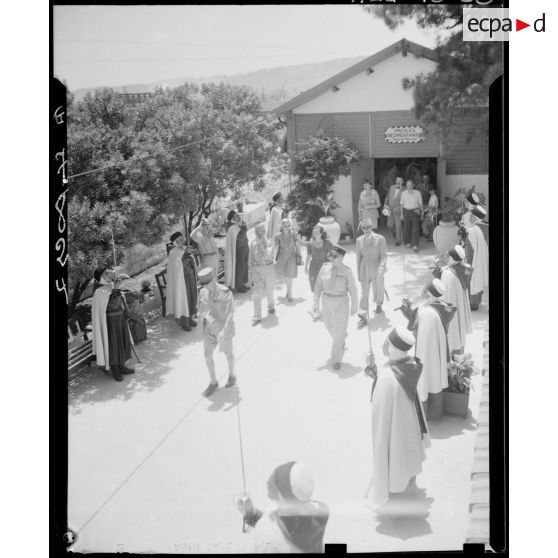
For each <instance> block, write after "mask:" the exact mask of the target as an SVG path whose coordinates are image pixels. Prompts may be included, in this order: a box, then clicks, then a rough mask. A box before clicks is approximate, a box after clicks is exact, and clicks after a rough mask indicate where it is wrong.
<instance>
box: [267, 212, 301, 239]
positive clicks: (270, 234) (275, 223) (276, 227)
mask: <svg viewBox="0 0 558 558" xmlns="http://www.w3.org/2000/svg"><path fill="white" fill-rule="evenodd" d="M282 220H283V206H282V205H279V206H274V207H272V209H271V212H270V214H269V221H268V223H267V238H269V239H271V240H273V239H274V238H275V235H276V234H277V233H278V232H280V230H281V221H282ZM293 230H294V229H293Z"/></svg>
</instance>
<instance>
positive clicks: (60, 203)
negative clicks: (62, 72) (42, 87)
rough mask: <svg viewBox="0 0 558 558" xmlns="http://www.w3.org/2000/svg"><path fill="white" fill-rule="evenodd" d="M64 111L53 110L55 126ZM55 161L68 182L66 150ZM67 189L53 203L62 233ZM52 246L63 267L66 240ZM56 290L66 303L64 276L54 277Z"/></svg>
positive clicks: (66, 257) (66, 259)
mask: <svg viewBox="0 0 558 558" xmlns="http://www.w3.org/2000/svg"><path fill="white" fill-rule="evenodd" d="M64 114H65V113H64V112H63V110H62V105H60V106H59V107H58V108H57V109H56V110H55V111H54V114H53V116H52V118H53V120H54V122H55V123H56V125H57V126H60V125H61V124H64ZM54 158H55V160H56V161H61V164H60V166H59V167H58V170H57V171H56V174H57V175H59V174H60V173H61V172H62V184H63V185H65V184H67V183H68V180H67V178H66V164H67V161H66V150H65V149H62V151H59V152H58V153H56V155H55V156H54ZM67 191H68V189H67V188H66V189H65V190H64V191H63V192H62V193H61V194H60V195H59V196H58V198H57V199H56V203H55V204H54V208H55V209H56V211H57V212H58V233H59V234H64V232H65V231H66V219H65V218H64V207H65V205H66V192H67ZM54 248H55V250H56V251H57V252H59V256H58V257H57V258H56V261H57V262H58V263H59V264H60V265H61V267H64V266H65V265H66V262H67V261H68V252H67V250H66V240H65V238H64V237H62V236H61V237H59V238H58V240H57V241H56V244H55V245H54ZM56 290H57V291H58V292H63V293H64V296H65V297H66V304H68V289H67V288H66V282H65V280H64V278H63V277H62V278H61V279H56Z"/></svg>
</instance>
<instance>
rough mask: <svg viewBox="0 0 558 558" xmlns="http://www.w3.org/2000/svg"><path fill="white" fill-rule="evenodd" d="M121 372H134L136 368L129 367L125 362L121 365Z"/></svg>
mask: <svg viewBox="0 0 558 558" xmlns="http://www.w3.org/2000/svg"><path fill="white" fill-rule="evenodd" d="M120 372H122V374H134V373H135V370H134V369H133V368H128V367H127V366H125V365H124V364H121V365H120Z"/></svg>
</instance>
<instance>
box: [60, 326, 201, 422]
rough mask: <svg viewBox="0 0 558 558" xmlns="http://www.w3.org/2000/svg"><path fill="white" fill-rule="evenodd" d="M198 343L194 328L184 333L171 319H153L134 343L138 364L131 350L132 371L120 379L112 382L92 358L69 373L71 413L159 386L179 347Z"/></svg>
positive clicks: (170, 368) (124, 398) (171, 367)
mask: <svg viewBox="0 0 558 558" xmlns="http://www.w3.org/2000/svg"><path fill="white" fill-rule="evenodd" d="M200 342H201V340H200V338H199V337H198V335H197V333H196V330H195V328H194V329H193V330H192V331H190V332H185V331H183V330H182V329H180V327H178V326H177V325H176V324H175V323H174V320H173V319H172V318H163V319H160V320H157V322H156V323H155V324H152V325H150V326H149V328H148V336H147V339H145V340H144V341H142V342H141V343H139V344H137V345H136V346H135V349H136V351H137V353H138V355H139V357H140V359H141V364H140V363H138V361H137V359H136V358H135V356H134V353H133V352H132V355H131V359H130V360H129V361H128V363H127V364H128V366H132V367H134V368H135V370H136V372H135V374H131V375H127V376H124V380H123V381H122V382H116V381H115V380H114V378H113V377H112V376H111V375H110V374H106V373H104V370H103V369H102V368H99V367H98V366H97V364H96V363H95V362H94V361H93V362H92V363H91V364H90V365H89V366H88V367H84V368H82V369H80V370H77V371H74V372H72V373H71V374H69V378H68V406H69V408H70V412H71V414H79V413H80V412H81V408H82V406H84V405H89V404H95V403H104V402H106V401H111V400H116V399H120V400H127V399H131V398H133V397H134V395H136V394H137V393H139V392H145V391H153V390H156V389H158V388H160V387H161V386H162V385H163V384H164V383H165V377H166V375H167V374H168V373H169V372H170V371H171V370H172V369H173V366H174V363H175V362H176V359H177V358H178V356H179V355H180V353H181V352H182V350H184V348H185V347H187V346H188V345H192V344H196V343H200Z"/></svg>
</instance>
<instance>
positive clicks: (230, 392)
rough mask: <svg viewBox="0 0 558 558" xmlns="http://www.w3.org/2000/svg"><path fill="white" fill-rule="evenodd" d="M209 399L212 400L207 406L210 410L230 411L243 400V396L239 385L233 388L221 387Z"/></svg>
mask: <svg viewBox="0 0 558 558" xmlns="http://www.w3.org/2000/svg"><path fill="white" fill-rule="evenodd" d="M209 401H211V405H210V406H209V407H208V408H207V410H208V411H211V412H216V411H230V410H231V409H233V408H234V407H236V405H237V404H238V403H240V401H242V397H241V396H240V389H239V387H238V386H235V387H232V388H225V387H220V388H219V389H218V390H217V391H216V392H215V393H213V395H211V396H210V397H209Z"/></svg>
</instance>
